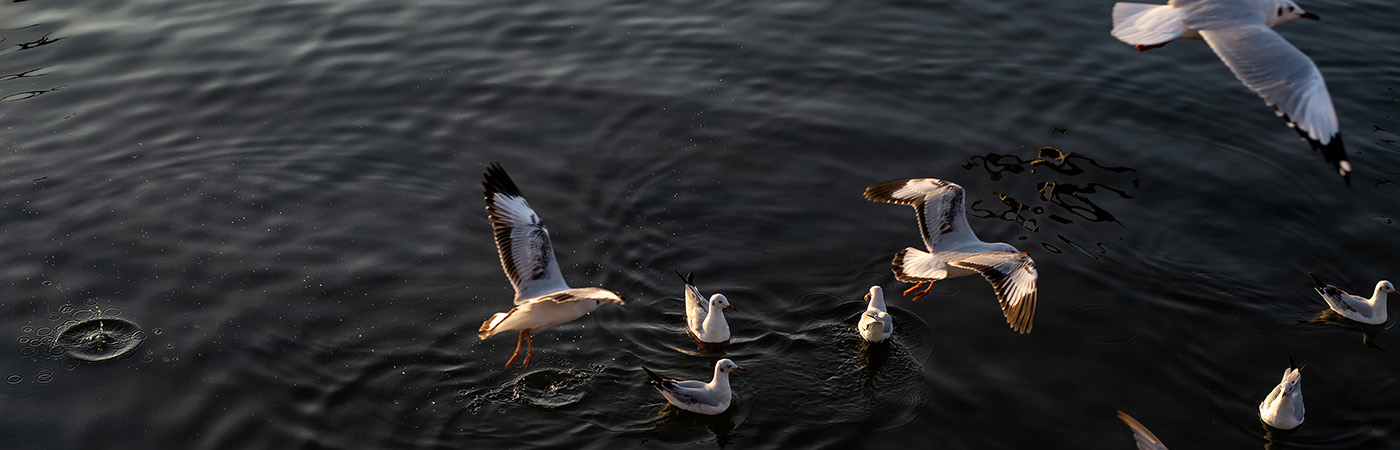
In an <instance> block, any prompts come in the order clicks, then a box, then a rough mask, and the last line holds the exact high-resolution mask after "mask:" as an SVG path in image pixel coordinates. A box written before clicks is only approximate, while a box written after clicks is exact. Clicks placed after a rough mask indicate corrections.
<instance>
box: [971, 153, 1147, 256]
mask: <svg viewBox="0 0 1400 450" xmlns="http://www.w3.org/2000/svg"><path fill="white" fill-rule="evenodd" d="M1067 133H1069V130H1068V129H1066V128H1062V127H1055V129H1054V130H1053V131H1052V134H1067ZM962 167H963V168H964V169H968V170H971V169H973V168H979V167H980V168H981V169H982V170H984V171H986V172H987V177H988V178H989V179H991V181H993V182H996V181H1001V180H1002V179H1003V178H1004V177H1005V176H1006V175H1008V174H1010V175H1021V174H1025V175H1036V176H1038V177H1040V179H1039V180H1037V181H1036V184H1035V187H1036V194H1035V196H1034V197H1029V196H1021V197H1019V198H1018V197H1016V196H1014V195H1012V194H1007V193H1002V192H1000V191H992V195H994V196H996V198H997V200H998V201H999V202H1000V203H1001V204H1000V205H999V206H998V205H987V204H986V203H987V202H984V201H983V200H982V199H974V200H973V201H972V203H971V204H970V205H969V206H968V214H969V215H971V216H973V217H978V218H984V219H985V218H995V219H998V220H1002V221H1006V222H1011V223H1015V224H1017V225H1020V226H1021V227H1022V228H1024V229H1025V230H1026V231H1030V232H1033V233H1034V232H1039V231H1040V228H1041V225H1045V224H1047V223H1053V224H1058V225H1070V224H1074V223H1076V222H1079V221H1082V222H1089V223H1112V224H1117V225H1118V226H1120V227H1125V226H1124V225H1123V223H1122V222H1120V221H1119V220H1118V218H1117V216H1114V215H1113V213H1111V212H1109V211H1108V210H1107V209H1104V208H1103V207H1102V206H1100V205H1099V203H1098V202H1097V201H1095V200H1096V198H1098V197H1101V196H1102V195H1104V194H1108V195H1113V196H1116V197H1118V198H1124V199H1132V198H1134V196H1133V191H1136V190H1137V188H1138V186H1139V184H1140V183H1141V181H1142V179H1141V178H1139V177H1138V172H1137V170H1135V169H1132V168H1128V167H1118V166H1108V165H1104V164H1100V163H1099V162H1098V161H1095V160H1094V159H1092V158H1089V157H1087V156H1084V155H1082V154H1079V153H1074V152H1067V151H1063V150H1060V149H1059V148H1055V147H1048V146H1047V147H1040V148H1039V149H1036V153H1035V156H1034V157H1032V158H1030V159H1024V158H1022V157H1020V156H1018V155H1013V154H998V153H988V154H986V155H977V156H973V157H972V158H969V159H968V160H967V162H965V163H963V165H962ZM1082 176H1088V177H1090V178H1092V179H1094V180H1096V181H1088V182H1082V183H1075V182H1072V180H1068V179H1066V178H1068V177H1082ZM1115 177H1118V178H1123V177H1130V178H1128V179H1126V180H1119V181H1112V182H1109V181H1098V180H1105V179H1112V178H1115ZM1125 228H1126V227H1125ZM1055 236H1056V237H1057V238H1059V241H1060V242H1061V243H1063V244H1064V245H1065V246H1067V247H1068V248H1069V249H1070V250H1074V251H1075V252H1077V253H1079V254H1081V255H1083V256H1085V257H1088V258H1090V259H1099V258H1098V256H1097V255H1102V254H1107V252H1108V248H1107V246H1106V245H1105V244H1104V243H1103V242H1102V241H1098V242H1094V243H1093V244H1089V245H1085V244H1081V243H1079V242H1076V241H1075V240H1073V239H1070V238H1069V237H1068V236H1066V235H1064V234H1059V233H1057V234H1056V235H1055ZM1021 239H1025V237H1022V238H1021ZM1041 246H1043V247H1045V249H1046V250H1049V251H1050V252H1052V253H1064V250H1062V249H1061V248H1060V247H1059V246H1058V245H1056V244H1051V243H1048V242H1042V243H1041Z"/></svg>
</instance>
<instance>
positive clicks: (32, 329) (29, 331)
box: [19, 327, 34, 333]
mask: <svg viewBox="0 0 1400 450" xmlns="http://www.w3.org/2000/svg"><path fill="white" fill-rule="evenodd" d="M19 331H23V332H25V333H33V332H34V327H24V328H20V329H19Z"/></svg>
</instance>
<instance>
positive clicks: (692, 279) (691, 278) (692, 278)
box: [673, 270, 695, 286]
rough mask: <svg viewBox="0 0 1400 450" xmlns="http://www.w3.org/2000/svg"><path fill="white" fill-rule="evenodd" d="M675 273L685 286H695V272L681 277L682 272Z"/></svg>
mask: <svg viewBox="0 0 1400 450" xmlns="http://www.w3.org/2000/svg"><path fill="white" fill-rule="evenodd" d="M673 272H676V276H678V277H681V281H682V282H684V283H685V284H688V285H691V286H694V285H695V272H686V273H685V275H681V271H679V270H675V271H673Z"/></svg>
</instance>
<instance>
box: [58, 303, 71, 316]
mask: <svg viewBox="0 0 1400 450" xmlns="http://www.w3.org/2000/svg"><path fill="white" fill-rule="evenodd" d="M58 312H60V313H63V314H68V313H71V312H73V305H63V306H60V307H58Z"/></svg>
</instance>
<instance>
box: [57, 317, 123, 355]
mask: <svg viewBox="0 0 1400 450" xmlns="http://www.w3.org/2000/svg"><path fill="white" fill-rule="evenodd" d="M140 330H141V327H139V326H137V325H136V324H135V323H132V322H131V321H129V320H126V319H118V318H112V317H107V318H99V319H91V320H87V321H83V322H79V323H78V324H77V325H74V326H72V327H69V328H65V329H63V330H62V331H61V332H59V335H58V343H59V345H62V346H63V348H64V349H66V350H67V352H68V355H69V356H72V357H74V358H77V359H81V360H84V361H102V360H106V359H111V358H115V357H117V356H121V355H122V354H125V353H127V352H129V351H131V350H132V349H134V348H136V346H137V345H140V344H141V341H142V339H141V338H140V337H139V336H136V332H137V331H140Z"/></svg>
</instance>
